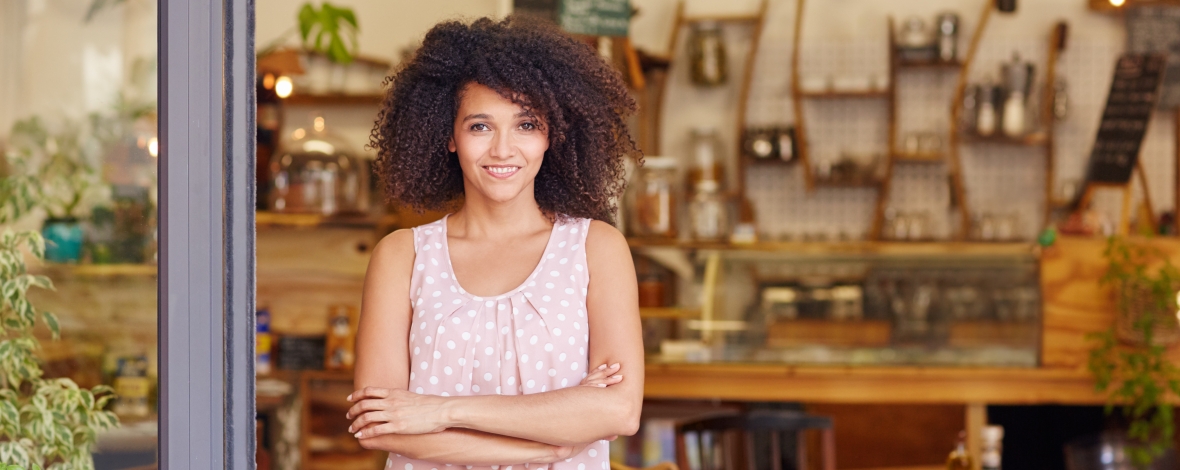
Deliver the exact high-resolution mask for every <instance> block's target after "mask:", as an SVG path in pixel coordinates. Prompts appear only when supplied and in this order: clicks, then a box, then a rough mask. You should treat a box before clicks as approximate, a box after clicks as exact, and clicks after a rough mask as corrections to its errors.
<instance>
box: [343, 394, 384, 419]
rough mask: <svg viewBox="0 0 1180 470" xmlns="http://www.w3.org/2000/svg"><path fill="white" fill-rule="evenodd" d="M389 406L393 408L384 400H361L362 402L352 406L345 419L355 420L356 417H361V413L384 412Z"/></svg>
mask: <svg viewBox="0 0 1180 470" xmlns="http://www.w3.org/2000/svg"><path fill="white" fill-rule="evenodd" d="M389 406H391V404H390V403H386V402H385V401H384V400H379V399H372V398H371V399H367V400H361V401H358V402H356V404H355V405H352V408H349V409H348V412H347V413H345V414H344V418H345V419H353V418H354V417H356V416H359V415H360V414H361V413H364V412H366V411H376V410H382V409H385V408H388V407H389Z"/></svg>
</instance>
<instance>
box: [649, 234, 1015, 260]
mask: <svg viewBox="0 0 1180 470" xmlns="http://www.w3.org/2000/svg"><path fill="white" fill-rule="evenodd" d="M627 243H628V245H630V246H631V248H669V247H675V248H680V249H686V250H711V251H725V252H730V254H729V255H727V256H731V255H737V254H740V253H742V252H745V253H751V254H754V255H758V256H766V255H771V254H773V255H776V256H778V255H781V256H788V257H832V258H838V257H848V256H857V257H949V256H953V257H984V258H988V257H992V258H995V257H1010V256H1027V257H1032V256H1036V253H1037V250H1036V245H1035V244H1034V243H1031V242H1030V243H990V242H892V241H848V242H814V241H809V242H802V241H799V242H794V241H791V242H756V243H748V244H737V243H701V242H692V241H679V240H668V239H644V238H628V239H627Z"/></svg>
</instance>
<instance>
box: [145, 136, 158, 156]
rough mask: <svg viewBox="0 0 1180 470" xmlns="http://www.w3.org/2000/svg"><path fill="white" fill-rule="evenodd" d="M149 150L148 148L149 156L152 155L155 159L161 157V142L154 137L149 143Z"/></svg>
mask: <svg viewBox="0 0 1180 470" xmlns="http://www.w3.org/2000/svg"><path fill="white" fill-rule="evenodd" d="M147 148H148V155H151V156H152V157H153V158H155V157H158V156H160V140H159V139H157V138H155V137H152V138H151V140H149V141H148V145H147Z"/></svg>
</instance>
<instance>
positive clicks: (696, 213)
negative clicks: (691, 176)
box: [688, 180, 729, 242]
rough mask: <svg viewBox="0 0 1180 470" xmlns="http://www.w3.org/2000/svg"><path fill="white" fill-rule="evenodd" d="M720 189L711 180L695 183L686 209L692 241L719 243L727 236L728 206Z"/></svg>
mask: <svg viewBox="0 0 1180 470" xmlns="http://www.w3.org/2000/svg"><path fill="white" fill-rule="evenodd" d="M720 189H721V187H720V185H719V184H717V182H716V181H713V180H702V181H701V182H699V183H697V185H696V192H695V194H693V197H692V203H691V204H690V205H689V208H688V210H689V219H691V222H692V238H693V239H694V240H698V241H710V242H720V241H725V239H726V238H727V237H728V236H729V205H728V204H727V203H726V200H725V196H724V195H722V194H721V191H720Z"/></svg>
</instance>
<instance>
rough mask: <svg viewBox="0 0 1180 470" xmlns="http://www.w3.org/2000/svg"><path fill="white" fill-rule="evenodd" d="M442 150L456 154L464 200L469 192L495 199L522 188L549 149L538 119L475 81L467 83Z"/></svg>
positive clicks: (510, 195) (504, 199)
mask: <svg viewBox="0 0 1180 470" xmlns="http://www.w3.org/2000/svg"><path fill="white" fill-rule="evenodd" d="M461 96H462V98H461V100H460V102H459V112H458V113H457V114H456V115H455V125H454V129H453V131H452V134H451V140H450V142H449V143H448V144H447V148H448V149H449V150H450V151H452V152H455V153H457V154H458V155H459V165H460V166H461V167H462V168H463V179H464V183H465V184H464V187H465V188H466V191H467V198H469V199H470V198H471V197H472V196H474V194H472V190H475V191H477V192H478V193H479V194H481V195H483V196H484V197H486V198H488V199H490V200H492V201H495V202H507V201H511V200H513V199H515V198H516V197H517V196H519V195H520V194H522V193H525V192H526V191H527V194H528V195H529V197H532V191H533V179H534V178H536V177H537V171H538V170H540V169H541V160H542V159H543V157H544V156H545V151H546V150H548V149H549V133H548V131H546V130H545V129H546V128H545V127H544V126H542V123H541V121H540V120H539V118H538V117H536V116H533V115H531V114H530V113H528V112H527V111H526V110H525V109H524V108H522V107H521V106H520V105H517V104H516V103H513V102H512V101H510V100H508V99H506V98H504V97H502V96H500V94H499V93H496V92H495V90H492V89H491V88H488V87H486V86H483V85H480V84H478V83H472V84H470V85H467V87H466V88H465V89H464V90H463V93H462V95H461Z"/></svg>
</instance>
